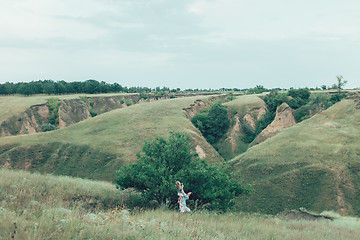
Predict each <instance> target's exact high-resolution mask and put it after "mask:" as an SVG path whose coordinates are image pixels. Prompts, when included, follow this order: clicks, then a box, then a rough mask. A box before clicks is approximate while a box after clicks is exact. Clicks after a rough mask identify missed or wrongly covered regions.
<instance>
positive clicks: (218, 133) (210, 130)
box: [191, 102, 230, 144]
mask: <svg viewBox="0 0 360 240" xmlns="http://www.w3.org/2000/svg"><path fill="white" fill-rule="evenodd" d="M191 122H192V123H193V124H194V126H195V127H196V128H197V129H199V130H200V132H201V133H202V135H203V136H204V137H205V138H206V140H207V141H208V142H209V143H211V144H214V143H216V142H217V141H218V140H219V139H220V138H221V137H222V136H223V135H224V134H225V133H226V132H227V130H228V129H229V126H230V119H229V116H228V110H227V108H226V107H224V106H223V105H221V103H220V102H216V103H214V104H212V105H211V106H210V108H209V109H204V110H203V111H201V112H200V113H199V114H197V115H196V116H194V117H193V118H192V119H191Z"/></svg>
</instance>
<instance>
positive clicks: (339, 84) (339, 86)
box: [336, 75, 347, 93]
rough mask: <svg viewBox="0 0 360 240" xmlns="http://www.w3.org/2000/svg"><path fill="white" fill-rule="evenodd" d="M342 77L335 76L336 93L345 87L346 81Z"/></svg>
mask: <svg viewBox="0 0 360 240" xmlns="http://www.w3.org/2000/svg"><path fill="white" fill-rule="evenodd" d="M343 78H344V77H343V76H342V75H337V76H336V79H337V85H336V86H337V89H338V93H340V92H341V89H342V88H343V87H344V86H345V84H346V83H347V80H344V79H343Z"/></svg>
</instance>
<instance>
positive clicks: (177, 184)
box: [176, 181, 181, 191]
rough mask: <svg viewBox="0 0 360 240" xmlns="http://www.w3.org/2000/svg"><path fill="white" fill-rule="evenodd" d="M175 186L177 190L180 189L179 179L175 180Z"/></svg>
mask: <svg viewBox="0 0 360 240" xmlns="http://www.w3.org/2000/svg"><path fill="white" fill-rule="evenodd" d="M176 187H177V190H178V191H179V190H180V188H181V184H180V182H179V181H176Z"/></svg>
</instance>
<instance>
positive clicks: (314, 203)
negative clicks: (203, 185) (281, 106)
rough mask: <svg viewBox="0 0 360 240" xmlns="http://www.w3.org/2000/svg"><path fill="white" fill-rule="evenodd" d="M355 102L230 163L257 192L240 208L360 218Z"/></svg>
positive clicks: (359, 124)
mask: <svg viewBox="0 0 360 240" xmlns="http://www.w3.org/2000/svg"><path fill="white" fill-rule="evenodd" d="M357 101H358V100H351V99H346V100H343V101H341V102H339V103H337V104H335V105H334V106H332V107H330V108H329V109H327V110H326V111H324V112H321V113H320V114H317V115H315V116H313V117H312V118H310V119H308V120H305V121H303V122H301V123H299V124H296V125H294V126H292V127H290V128H288V129H286V130H283V131H282V132H280V133H279V134H278V135H276V136H275V137H272V138H270V139H268V140H266V141H265V142H263V143H261V144H259V145H256V146H253V147H251V148H250V149H249V150H248V151H247V152H245V153H244V154H241V155H239V156H238V157H235V158H234V159H232V160H231V161H230V162H231V164H232V166H233V169H234V170H235V171H237V172H238V174H240V175H241V177H242V179H243V182H245V183H251V186H252V188H253V190H254V192H253V193H252V196H251V197H241V198H239V199H238V204H237V207H238V209H241V210H244V211H256V212H264V213H270V214H276V213H279V212H281V211H283V210H285V209H294V208H300V207H304V208H306V209H310V210H314V211H323V210H335V211H337V212H339V213H342V214H351V215H354V214H355V215H360V198H359V196H360V110H359V109H358V106H357V104H358V103H357Z"/></svg>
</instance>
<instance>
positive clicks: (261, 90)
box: [248, 85, 269, 94]
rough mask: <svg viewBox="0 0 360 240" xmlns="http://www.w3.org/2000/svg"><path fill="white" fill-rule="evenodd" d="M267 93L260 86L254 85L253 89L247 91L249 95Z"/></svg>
mask: <svg viewBox="0 0 360 240" xmlns="http://www.w3.org/2000/svg"><path fill="white" fill-rule="evenodd" d="M267 91H269V90H268V89H266V88H264V86H262V85H256V86H255V87H254V88H250V89H248V93H250V94H259V93H263V92H267Z"/></svg>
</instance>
